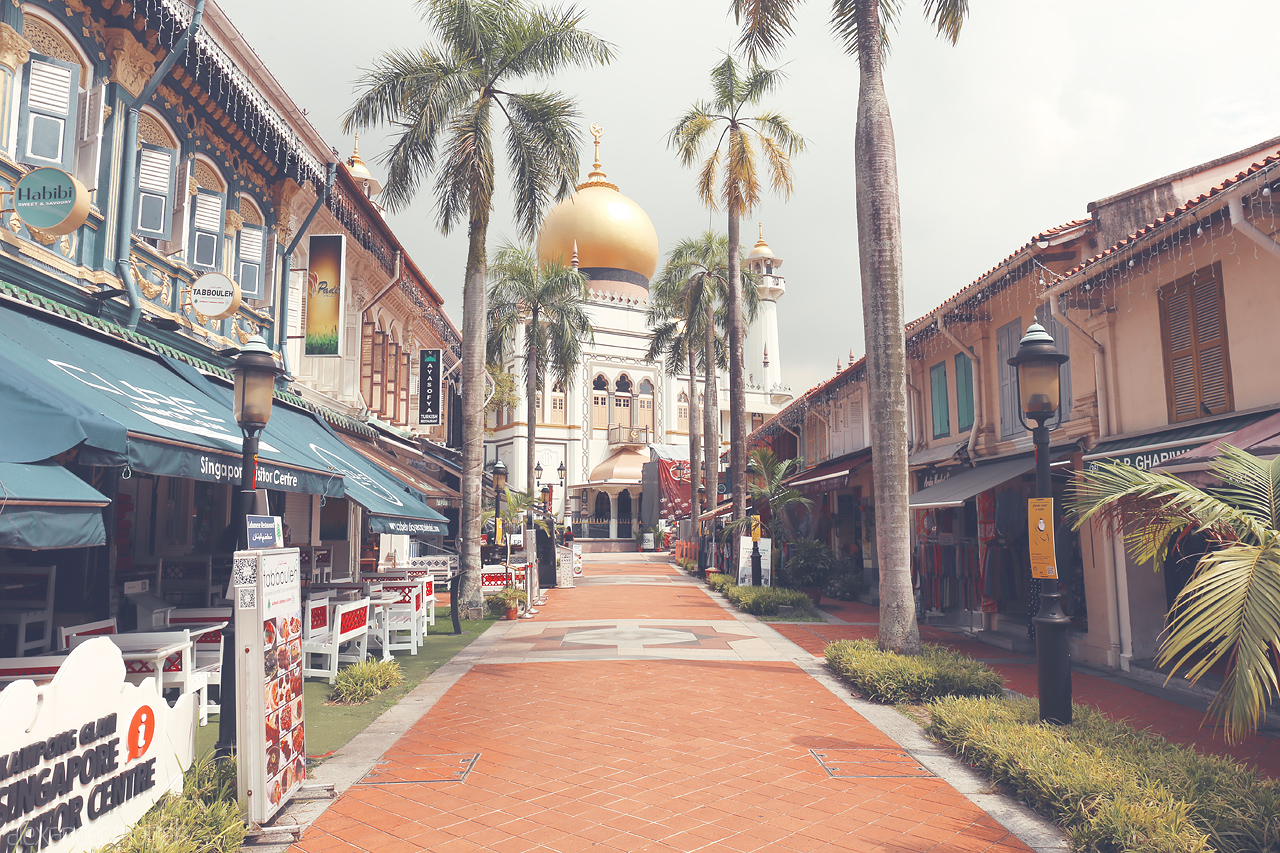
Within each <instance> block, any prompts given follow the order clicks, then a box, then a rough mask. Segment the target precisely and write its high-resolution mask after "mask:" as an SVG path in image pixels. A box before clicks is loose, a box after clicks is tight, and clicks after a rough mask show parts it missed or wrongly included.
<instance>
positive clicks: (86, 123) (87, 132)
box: [76, 85, 107, 190]
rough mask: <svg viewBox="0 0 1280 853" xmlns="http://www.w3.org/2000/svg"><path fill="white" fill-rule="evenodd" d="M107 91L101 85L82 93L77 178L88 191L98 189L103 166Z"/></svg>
mask: <svg viewBox="0 0 1280 853" xmlns="http://www.w3.org/2000/svg"><path fill="white" fill-rule="evenodd" d="M106 91H107V87H106V86H101V85H99V86H94V87H93V88H92V89H91V90H89V91H88V92H81V93H80V106H79V116H80V119H79V129H78V130H77V132H76V178H78V179H79V181H80V183H82V184H84V187H85V189H87V190H96V189H97V188H98V171H99V168H100V167H101V165H102V162H101V161H102V131H103V129H104V127H105V126H106V114H105V111H104V110H103V109H102V106H103V100H104V98H105V96H106Z"/></svg>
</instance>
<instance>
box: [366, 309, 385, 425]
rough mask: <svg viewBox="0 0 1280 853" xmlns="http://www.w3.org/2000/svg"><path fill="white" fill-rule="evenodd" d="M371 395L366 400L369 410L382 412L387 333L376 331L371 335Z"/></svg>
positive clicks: (380, 330)
mask: <svg viewBox="0 0 1280 853" xmlns="http://www.w3.org/2000/svg"><path fill="white" fill-rule="evenodd" d="M371 362H372V364H373V393H372V394H371V395H370V397H369V399H368V401H367V402H368V404H369V408H370V410H372V411H375V412H381V411H382V403H383V399H384V395H385V393H386V387H387V333H386V332H384V331H382V329H377V330H375V331H374V333H373V358H372V359H371Z"/></svg>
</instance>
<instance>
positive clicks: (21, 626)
mask: <svg viewBox="0 0 1280 853" xmlns="http://www.w3.org/2000/svg"><path fill="white" fill-rule="evenodd" d="M55 574H56V567H54V566H5V567H2V568H0V625H12V626H13V627H14V628H15V630H16V633H17V641H16V643H15V646H16V648H15V649H14V655H16V656H17V657H23V656H25V655H26V654H27V652H35V653H36V654H40V653H42V652H47V651H49V649H50V647H51V646H52V645H53V588H54V576H55Z"/></svg>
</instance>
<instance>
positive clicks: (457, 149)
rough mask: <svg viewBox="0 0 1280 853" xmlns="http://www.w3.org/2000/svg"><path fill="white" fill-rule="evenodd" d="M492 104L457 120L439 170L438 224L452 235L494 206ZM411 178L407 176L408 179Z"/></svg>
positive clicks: (476, 105) (477, 105)
mask: <svg viewBox="0 0 1280 853" xmlns="http://www.w3.org/2000/svg"><path fill="white" fill-rule="evenodd" d="M491 104H492V101H490V100H488V99H484V100H480V101H477V102H475V103H474V104H473V105H471V108H470V109H469V110H467V111H466V112H464V113H462V114H461V115H459V116H458V117H457V118H455V119H454V120H453V122H451V124H450V128H449V139H448V142H447V145H446V147H445V151H444V159H443V161H442V162H441V163H440V164H439V168H437V170H436V189H435V192H436V211H437V213H436V221H437V224H438V225H439V227H440V230H441V231H442V232H443V233H445V234H448V233H449V232H450V231H451V230H453V227H454V225H456V224H457V223H458V222H461V221H470V219H471V217H472V216H474V215H475V213H476V212H477V211H484V212H485V213H487V212H488V211H489V210H490V209H491V208H492V206H493V183H494V162H493V140H492V139H491V138H490V122H489V112H490V105H491ZM405 177H406V179H407V176H405Z"/></svg>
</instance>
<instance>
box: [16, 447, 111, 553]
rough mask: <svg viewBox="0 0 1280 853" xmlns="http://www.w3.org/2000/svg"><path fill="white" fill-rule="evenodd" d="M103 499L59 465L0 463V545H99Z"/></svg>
mask: <svg viewBox="0 0 1280 853" xmlns="http://www.w3.org/2000/svg"><path fill="white" fill-rule="evenodd" d="M109 503H111V502H110V501H109V500H107V499H106V498H105V497H104V496H103V495H101V494H99V493H98V491H97V490H96V489H94V488H93V487H92V486H90V485H89V484H88V483H86V482H84V480H81V479H80V478H79V477H77V476H76V475H75V474H72V473H71V472H70V471H68V470H67V469H66V468H63V467H62V466H61V465H55V464H53V463H51V462H46V463H40V464H29V465H27V464H18V463H14V462H0V548H28V549H47V548H89V547H93V546H95V545H105V544H106V543H107V531H106V528H105V527H104V526H103V523H102V508H103V507H105V506H107V505H108V504H109Z"/></svg>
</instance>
